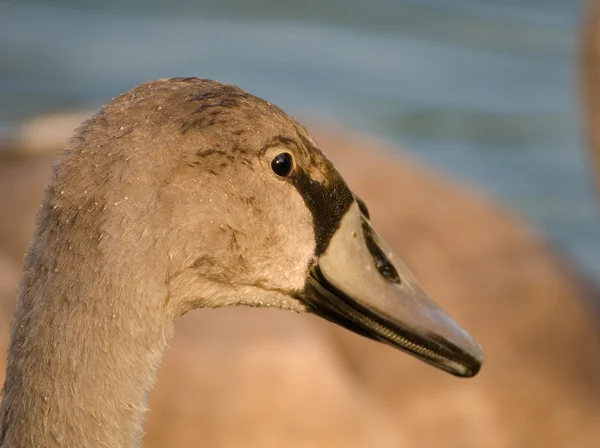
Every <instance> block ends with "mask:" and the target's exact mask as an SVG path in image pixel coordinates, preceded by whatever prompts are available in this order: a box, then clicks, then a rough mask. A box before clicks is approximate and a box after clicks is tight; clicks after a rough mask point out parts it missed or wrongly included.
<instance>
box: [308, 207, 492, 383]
mask: <svg viewBox="0 0 600 448" xmlns="http://www.w3.org/2000/svg"><path fill="white" fill-rule="evenodd" d="M305 294H306V295H305V300H306V301H307V302H308V304H309V307H310V309H311V311H312V312H313V313H315V314H318V315H320V316H321V317H324V318H325V319H327V320H329V321H331V322H334V323H336V324H338V325H341V326H343V327H345V328H347V329H349V330H352V331H354V332H356V333H358V334H361V335H363V336H366V337H368V338H371V339H374V340H378V341H381V342H385V343H387V344H390V345H392V346H394V347H396V348H398V349H400V350H403V351H405V352H408V353H410V354H411V355H413V356H416V357H417V358H419V359H421V360H423V361H425V362H427V363H429V364H431V365H433V366H435V367H437V368H440V369H442V370H445V371H447V372H449V373H451V374H453V375H456V376H460V377H472V376H475V375H476V374H477V372H479V369H480V368H481V364H482V362H483V352H482V349H481V346H480V345H479V344H478V343H477V342H476V341H475V339H473V338H472V337H471V336H470V335H469V334H468V333H467V332H466V331H465V330H463V329H462V328H461V327H460V326H459V325H458V324H457V323H456V322H455V321H454V320H453V319H452V318H450V317H449V316H448V315H447V314H446V313H445V312H444V311H442V309H440V308H439V307H438V306H437V305H436V304H435V303H434V302H433V301H432V300H431V299H430V298H429V296H428V295H427V294H426V293H425V291H424V290H423V289H422V288H421V285H419V283H418V282H417V280H416V279H415V278H414V277H413V275H412V274H411V272H410V270H409V269H408V267H407V266H406V265H405V264H404V263H403V262H402V260H401V259H400V258H399V257H398V256H397V255H396V254H395V253H394V251H393V250H392V249H391V248H390V246H389V245H388V244H387V243H386V242H385V241H384V240H383V238H381V237H380V236H379V235H378V234H377V232H376V231H375V230H374V229H373V228H372V227H371V223H370V222H369V219H368V217H367V216H365V214H363V213H362V212H361V209H360V207H359V206H358V203H357V202H356V201H355V202H354V203H353V204H352V205H351V207H350V208H349V210H348V211H347V212H346V214H345V215H344V216H343V218H342V220H341V222H340V225H339V227H338V229H337V230H336V232H335V233H334V235H333V237H332V238H331V240H330V242H329V244H328V246H327V249H326V250H325V252H324V253H323V254H322V255H321V256H320V257H319V259H318V260H317V263H316V265H315V266H314V268H313V269H312V270H311V272H310V276H309V279H308V282H307V288H306V290H305Z"/></svg>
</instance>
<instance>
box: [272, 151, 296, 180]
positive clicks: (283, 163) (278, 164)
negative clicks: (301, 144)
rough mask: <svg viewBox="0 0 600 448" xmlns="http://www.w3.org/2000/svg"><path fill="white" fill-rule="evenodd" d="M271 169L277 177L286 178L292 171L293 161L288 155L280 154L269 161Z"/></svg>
mask: <svg viewBox="0 0 600 448" xmlns="http://www.w3.org/2000/svg"><path fill="white" fill-rule="evenodd" d="M271 168H272V169H273V172H274V173H275V174H277V175H278V176H281V177H287V176H289V175H290V174H291V173H292V170H293V169H294V159H292V155H291V154H290V153H287V152H282V153H281V154H278V155H276V156H275V158H274V159H273V160H272V161H271Z"/></svg>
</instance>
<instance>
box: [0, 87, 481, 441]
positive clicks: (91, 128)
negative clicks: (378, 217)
mask: <svg viewBox="0 0 600 448" xmlns="http://www.w3.org/2000/svg"><path fill="white" fill-rule="evenodd" d="M230 305H246V306H252V307H277V308H281V309H285V310H290V311H295V312H311V313H314V314H317V315H319V316H322V317H323V318H325V319H328V320H329V321H331V322H334V323H336V324H338V325H341V326H343V327H346V328H347V329H349V330H352V331H354V332H356V333H359V334H361V335H364V336H366V337H368V338H371V339H375V340H378V341H381V342H384V343H387V344H389V345H391V346H393V347H395V348H398V349H400V350H402V351H405V352H407V353H410V354H412V355H414V356H416V357H417V358H419V359H421V360H423V361H425V362H427V363H429V364H432V365H433V366H435V367H438V368H440V369H443V370H445V371H447V372H449V373H451V374H454V375H456V376H460V377H472V376H474V375H476V374H477V372H478V371H479V369H480V367H481V364H482V362H483V354H482V350H481V347H480V346H479V344H478V343H477V342H476V341H475V340H474V339H473V338H472V337H471V336H470V335H469V334H468V333H467V332H466V331H464V330H463V329H462V328H461V327H460V326H459V325H458V324H457V323H456V322H455V321H454V320H452V319H451V318H450V317H449V316H447V315H446V314H445V313H444V312H443V311H442V310H441V309H440V308H439V307H437V306H436V305H435V303H434V302H433V301H432V300H431V299H430V298H429V297H428V296H427V294H426V293H425V292H424V290H423V289H422V288H421V286H420V285H419V283H418V282H417V280H416V279H415V278H414V277H413V276H412V274H411V273H410V271H409V269H408V268H407V267H406V266H405V265H404V263H403V262H402V260H401V259H400V258H399V257H398V256H397V255H396V254H395V252H394V251H393V250H392V249H391V248H390V247H389V246H388V245H387V243H386V242H385V241H384V240H383V239H382V238H381V237H380V236H379V234H378V233H377V232H376V231H375V230H374V229H373V227H372V226H371V223H370V217H369V212H368V209H367V207H366V205H365V204H364V203H363V202H362V201H361V200H360V199H359V198H358V196H356V195H355V194H353V193H352V191H351V190H350V189H349V188H348V186H347V185H346V183H345V182H344V180H343V179H342V177H341V176H340V174H339V173H338V172H337V171H336V169H335V168H334V167H333V165H332V164H331V163H330V162H329V160H328V159H327V158H326V157H325V156H324V155H323V153H322V152H321V151H320V150H319V149H318V145H317V143H316V142H315V141H314V140H313V139H312V138H311V137H310V136H309V135H308V133H307V131H306V129H305V128H304V127H302V126H301V125H300V124H299V123H297V122H296V121H295V120H293V119H292V118H291V117H289V116H288V115H286V114H285V113H284V112H283V111H282V110H281V109H279V108H278V107H276V106H274V105H272V104H270V103H269V102H267V101H264V100H262V99H260V98H258V97H255V96H253V95H250V94H248V93H246V92H245V91H243V90H241V89H240V88H238V87H236V86H233V85H227V84H222V83H219V82H217V81H210V80H205V79H199V78H171V79H161V80H155V81H150V82H146V83H143V84H140V85H138V86H136V87H134V88H133V89H132V90H130V91H128V92H126V93H124V94H122V95H121V96H119V97H118V98H116V99H113V100H112V101H111V102H110V103H109V104H107V105H106V106H104V107H103V108H102V109H101V110H100V111H99V112H98V113H97V114H96V115H95V116H93V117H92V118H91V119H89V120H88V121H86V122H85V123H84V124H83V125H82V126H81V127H80V128H79V129H78V130H77V131H76V133H75V135H74V137H73V138H72V140H71V141H70V143H69V144H68V145H67V148H66V149H65V151H64V152H63V153H62V154H61V155H59V157H58V158H57V160H56V162H55V164H54V168H53V174H52V177H51V180H50V182H49V184H48V186H47V187H46V190H45V193H44V199H43V203H42V206H41V208H40V210H39V213H38V216H37V219H36V227H35V231H34V236H33V240H32V243H31V245H30V248H29V250H28V253H27V255H26V257H25V261H24V265H23V272H22V276H21V281H20V284H19V292H18V299H17V305H16V309H15V314H14V317H13V322H12V325H11V339H10V345H9V350H8V357H7V367H6V379H5V383H4V387H3V396H2V403H1V405H0V446H2V447H5V448H9V447H10V448H16V447H88V446H89V447H92V446H93V447H111V448H112V447H135V446H139V444H140V442H141V437H142V434H143V433H142V421H143V416H144V412H145V411H146V397H147V394H148V391H149V390H150V389H151V387H152V385H153V383H154V381H155V374H156V371H157V369H158V367H159V365H160V361H161V358H162V356H163V354H164V352H165V350H166V349H167V347H168V344H169V340H170V339H171V338H172V336H173V332H174V322H175V320H176V319H177V318H178V317H179V316H181V315H183V314H185V313H187V312H188V311H190V310H193V309H197V308H206V307H208V308H216V307H223V306H230Z"/></svg>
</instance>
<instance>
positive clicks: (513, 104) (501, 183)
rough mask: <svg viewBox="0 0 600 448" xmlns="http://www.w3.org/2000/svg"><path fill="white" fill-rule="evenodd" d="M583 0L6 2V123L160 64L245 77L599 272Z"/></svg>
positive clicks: (93, 100)
mask: <svg viewBox="0 0 600 448" xmlns="http://www.w3.org/2000/svg"><path fill="white" fill-rule="evenodd" d="M580 8H581V4H580V1H572V0H370V1H368V2H366V1H356V0H306V1H303V2H285V1H281V0H262V1H257V0H254V1H251V0H206V1H199V0H170V1H168V2H167V1H164V0H163V1H161V0H146V1H142V0H134V1H123V0H103V1H91V0H88V1H84V0H61V1H59V0H55V1H53V0H46V1H44V2H41V1H38V2H30V1H27V0H19V1H13V2H7V1H2V0H0V131H5V132H8V131H10V129H11V128H12V127H13V126H14V125H15V124H17V123H19V122H20V121H21V120H23V119H25V118H27V117H30V116H32V115H35V114H39V113H41V112H45V111H53V110H57V109H58V110H60V109H68V108H73V107H88V106H97V105H98V104H100V103H103V102H106V101H107V100H108V99H110V98H111V97H113V96H115V95H116V94H118V93H120V92H122V91H124V90H127V89H129V88H130V87H131V86H133V85H134V84H137V83H138V82H140V81H142V80H146V79H150V78H158V77H168V76H202V77H207V78H215V79H220V80H222V81H227V82H233V83H236V84H239V85H240V86H242V87H243V88H245V89H247V90H249V91H251V92H253V93H255V94H257V95H259V96H263V97H265V98H268V99H269V100H270V101H272V102H274V103H277V104H278V105H280V106H282V107H283V108H284V109H286V110H288V111H290V112H291V113H293V114H295V115H298V116H302V117H309V118H312V120H313V121H315V120H320V119H324V120H326V119H330V120H333V121H335V122H338V123H343V124H345V125H346V126H348V127H351V128H354V129H358V130H362V131H366V132H369V133H371V134H374V135H376V136H379V137H381V138H384V139H387V140H388V141H390V142H391V143H393V144H395V145H397V146H398V147H402V148H403V149H404V150H407V151H410V152H411V153H412V154H413V155H415V156H416V157H419V158H421V159H422V160H424V161H425V162H426V163H428V164H430V165H433V166H435V167H437V168H439V169H441V170H443V171H444V172H445V173H447V174H448V175H449V176H452V177H454V178H457V179H460V180H462V181H464V182H468V183H471V184H474V185H477V186H478V187H480V188H482V189H484V190H485V191H487V192H489V193H490V194H492V195H494V196H496V197H497V198H498V199H499V200H501V201H504V202H505V203H506V204H508V205H509V206H510V207H512V208H513V209H514V210H516V211H517V212H518V213H520V214H521V215H523V216H525V217H526V218H528V219H531V220H532V221H534V222H535V223H536V224H538V225H539V226H540V227H541V228H542V229H544V231H545V232H546V234H547V235H548V236H549V238H550V239H551V240H552V241H553V242H554V243H555V244H556V245H557V246H559V247H560V248H561V249H562V250H563V252H564V253H565V254H567V255H568V256H569V257H571V258H572V259H573V260H575V261H576V262H578V263H579V264H580V265H581V266H582V268H583V269H584V270H585V271H587V272H588V273H590V274H591V275H592V276H594V278H596V279H597V280H600V231H599V230H600V219H599V217H600V216H599V213H598V209H597V208H596V205H595V198H594V196H593V191H592V188H591V187H592V184H591V180H590V173H589V172H588V170H587V160H586V157H587V156H586V153H585V151H584V149H583V146H582V139H581V137H580V132H579V130H580V129H579V128H580V117H579V113H578V106H577V103H576V95H575V93H576V90H575V85H576V83H575V79H576V78H575V76H576V73H575V51H574V49H575V45H576V35H575V32H576V26H577V21H578V16H579V13H580Z"/></svg>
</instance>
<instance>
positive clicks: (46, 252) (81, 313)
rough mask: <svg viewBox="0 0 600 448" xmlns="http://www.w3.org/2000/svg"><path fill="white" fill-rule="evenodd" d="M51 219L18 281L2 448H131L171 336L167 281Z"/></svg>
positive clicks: (81, 230)
mask: <svg viewBox="0 0 600 448" xmlns="http://www.w3.org/2000/svg"><path fill="white" fill-rule="evenodd" d="M51 209H52V207H50V206H49V205H47V206H45V209H42V210H41V212H40V216H39V217H38V231H37V234H36V238H35V239H34V242H33V244H32V246H31V249H30V252H29V254H28V255H27V257H26V260H25V266H24V271H23V275H22V277H21V284H20V290H19V298H18V302H17V309H16V311H15V316H14V321H13V324H12V332H11V342H10V347H9V354H8V361H7V374H6V380H5V384H4V391H3V394H4V396H3V400H2V405H1V408H0V435H1V436H0V437H1V439H0V446H2V447H12V448H17V447H34V446H35V447H37V446H44V447H66V446H68V447H71V446H73V447H75V446H81V447H84V446H95V447H111V448H112V447H133V446H138V445H139V443H140V438H141V426H142V419H143V414H144V411H145V409H146V408H145V405H146V396H147V393H148V391H149V390H150V388H151V387H152V385H153V383H154V380H155V372H156V370H157V368H158V365H159V364H160V360H161V358H162V355H163V352H164V350H165V349H166V346H167V344H168V341H169V338H170V337H171V335H172V332H173V319H172V318H171V317H170V316H169V315H168V313H167V312H166V310H165V291H164V288H165V280H164V278H163V279H160V278H159V277H160V275H155V273H145V274H144V273H143V272H140V266H139V265H136V264H135V263H136V261H139V260H140V257H146V256H147V255H148V254H147V253H144V252H143V251H142V252H138V253H135V251H136V250H139V249H137V248H136V249H134V253H131V247H132V245H131V244H123V243H127V242H123V241H119V243H120V244H115V242H114V241H113V242H107V241H106V239H110V238H111V236H108V235H107V236H106V237H103V236H104V235H98V234H97V233H96V234H94V233H93V232H94V231H95V232H97V226H96V227H94V226H93V225H90V223H89V222H84V221H85V220H81V221H80V222H78V223H77V222H75V223H73V222H71V223H69V224H65V223H64V221H59V220H57V219H48V215H49V214H50V213H56V211H52V210H51ZM90 219H94V218H93V217H92V218H90ZM45 220H46V221H47V222H49V224H45V225H43V224H42V223H43V222H44V221H45ZM65 225H68V226H70V228H69V229H65V228H64V226H65ZM90 229H91V230H90ZM94 229H96V230H94ZM111 234H112V232H111ZM75 235H76V238H74V236H75ZM119 237H120V238H122V236H119ZM133 247H134V248H135V247H136V246H135V245H134V246H133ZM137 247H138V248H139V247H143V244H138V246H137ZM121 251H123V253H121ZM124 251H129V253H127V254H125V253H124ZM155 258H156V257H155ZM116 260H124V263H125V264H123V263H117V262H116ZM142 271H143V270H142ZM149 277H150V278H149Z"/></svg>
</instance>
